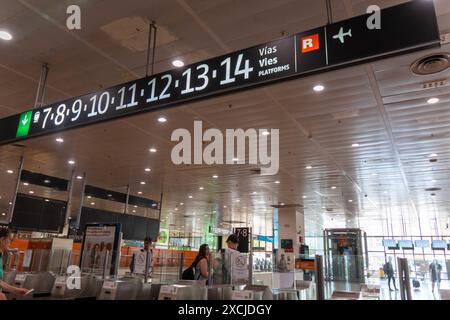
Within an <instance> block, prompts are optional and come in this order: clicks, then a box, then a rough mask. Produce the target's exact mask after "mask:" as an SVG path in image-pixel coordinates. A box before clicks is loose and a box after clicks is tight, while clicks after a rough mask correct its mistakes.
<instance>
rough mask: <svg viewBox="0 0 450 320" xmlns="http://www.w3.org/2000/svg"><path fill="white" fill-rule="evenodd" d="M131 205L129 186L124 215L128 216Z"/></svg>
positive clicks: (128, 186) (128, 187)
mask: <svg viewBox="0 0 450 320" xmlns="http://www.w3.org/2000/svg"><path fill="white" fill-rule="evenodd" d="M129 203H130V185H127V197H126V200H125V210H124V212H123V213H124V214H128V204H129Z"/></svg>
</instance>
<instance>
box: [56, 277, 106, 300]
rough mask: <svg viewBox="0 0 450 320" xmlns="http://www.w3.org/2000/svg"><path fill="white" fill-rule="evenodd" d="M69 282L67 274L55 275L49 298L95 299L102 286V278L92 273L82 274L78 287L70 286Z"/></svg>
mask: <svg viewBox="0 0 450 320" xmlns="http://www.w3.org/2000/svg"><path fill="white" fill-rule="evenodd" d="M71 282H72V280H70V279H68V277H67V276H60V277H57V278H56V280H55V283H54V285H53V289H52V293H51V299H55V300H75V299H96V297H97V296H98V295H99V294H100V290H101V289H102V286H103V280H102V279H101V278H98V277H96V276H95V275H93V274H82V275H81V277H80V279H79V283H80V287H79V288H76V287H75V288H71V287H70V285H71ZM72 285H73V283H72Z"/></svg>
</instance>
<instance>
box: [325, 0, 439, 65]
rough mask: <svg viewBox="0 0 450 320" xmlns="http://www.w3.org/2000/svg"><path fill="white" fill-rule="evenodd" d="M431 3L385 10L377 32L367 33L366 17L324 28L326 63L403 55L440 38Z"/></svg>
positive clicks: (426, 2)
mask: <svg viewBox="0 0 450 320" xmlns="http://www.w3.org/2000/svg"><path fill="white" fill-rule="evenodd" d="M432 2H433V1H412V2H409V3H407V4H404V5H400V6H395V7H391V8H388V9H385V10H383V11H382V12H381V15H380V18H381V20H380V22H381V24H380V27H381V28H380V29H369V28H368V27H367V20H368V18H369V15H363V16H359V17H355V18H352V19H349V20H345V21H342V22H338V23H334V24H332V25H330V26H327V30H326V33H327V50H328V63H329V64H330V65H337V64H341V63H346V62H349V61H356V60H360V59H364V60H367V59H370V58H375V57H379V56H381V55H383V56H386V55H389V54H395V53H396V52H397V51H402V52H405V51H407V50H406V49H407V48H409V49H410V50H413V49H415V48H416V46H418V45H419V46H421V47H423V46H424V45H426V43H427V42H430V44H432V42H433V41H430V40H432V39H430V34H434V35H435V36H436V37H439V29H438V25H437V22H436V19H431V18H429V17H433V16H435V11H434V6H433V5H431V3H432Z"/></svg>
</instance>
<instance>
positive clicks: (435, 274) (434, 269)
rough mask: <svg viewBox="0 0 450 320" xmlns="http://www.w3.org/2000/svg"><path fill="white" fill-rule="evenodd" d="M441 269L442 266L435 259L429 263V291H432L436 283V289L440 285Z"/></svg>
mask: <svg viewBox="0 0 450 320" xmlns="http://www.w3.org/2000/svg"><path fill="white" fill-rule="evenodd" d="M441 271H442V266H441V265H440V264H439V262H437V260H436V259H435V260H434V261H433V263H432V264H430V277H431V292H432V293H434V287H435V285H436V283H437V288H438V290H439V289H440V287H441Z"/></svg>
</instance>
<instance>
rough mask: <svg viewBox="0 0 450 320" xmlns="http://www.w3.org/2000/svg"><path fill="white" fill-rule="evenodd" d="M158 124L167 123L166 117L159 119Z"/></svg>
mask: <svg viewBox="0 0 450 320" xmlns="http://www.w3.org/2000/svg"><path fill="white" fill-rule="evenodd" d="M158 122H161V123H164V122H167V119H166V118H164V117H159V118H158Z"/></svg>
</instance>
